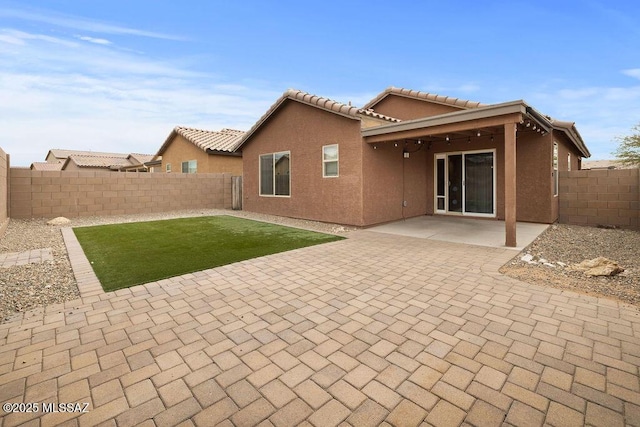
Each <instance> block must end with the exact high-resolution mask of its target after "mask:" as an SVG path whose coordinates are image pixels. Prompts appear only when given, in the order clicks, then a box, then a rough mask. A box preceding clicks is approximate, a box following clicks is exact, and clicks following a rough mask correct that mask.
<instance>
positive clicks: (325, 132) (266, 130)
mask: <svg viewBox="0 0 640 427" xmlns="http://www.w3.org/2000/svg"><path fill="white" fill-rule="evenodd" d="M330 144H338V150H339V159H340V160H339V177H337V178H323V177H322V167H323V165H322V147H323V146H324V145H330ZM280 151H290V152H291V196H290V197H273V196H260V195H259V177H258V174H259V156H260V155H261V154H268V153H274V152H280ZM361 156H362V140H361V137H360V121H359V120H353V119H350V118H346V117H342V116H339V115H336V114H333V113H329V112H326V111H323V110H320V109H318V108H315V107H311V106H308V105H305V104H301V103H299V102H295V101H290V100H288V101H286V102H285V103H284V104H283V105H282V106H281V107H280V108H279V110H278V111H276V112H275V113H274V114H273V115H272V116H271V117H270V118H269V120H268V122H267V123H265V124H263V126H262V128H261V129H260V130H259V131H258V132H256V134H254V135H253V136H252V138H251V139H250V140H249V141H248V142H247V143H246V144H245V145H244V146H243V147H242V159H243V166H244V171H245V173H244V174H243V191H242V193H243V209H244V210H247V211H252V212H262V213H268V214H273V215H282V216H288V217H295V218H304V219H311V220H317V221H327V222H335V223H339V224H351V225H362V178H361V177H362V171H361V161H362V160H361Z"/></svg>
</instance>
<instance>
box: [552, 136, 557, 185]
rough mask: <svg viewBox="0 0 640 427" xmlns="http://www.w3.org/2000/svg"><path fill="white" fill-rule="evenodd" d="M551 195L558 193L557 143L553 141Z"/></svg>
mask: <svg viewBox="0 0 640 427" xmlns="http://www.w3.org/2000/svg"><path fill="white" fill-rule="evenodd" d="M552 162H553V195H554V196H557V195H558V143H557V142H554V143H553V160H552Z"/></svg>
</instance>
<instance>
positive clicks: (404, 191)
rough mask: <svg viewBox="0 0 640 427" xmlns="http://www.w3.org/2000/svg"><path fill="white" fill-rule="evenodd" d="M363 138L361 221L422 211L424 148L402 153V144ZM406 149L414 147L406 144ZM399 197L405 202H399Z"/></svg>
mask: <svg viewBox="0 0 640 427" xmlns="http://www.w3.org/2000/svg"><path fill="white" fill-rule="evenodd" d="M375 146H376V149H374V148H373V146H372V145H368V144H366V143H364V142H363V168H362V170H363V177H364V178H363V179H364V190H363V195H364V204H363V206H364V213H363V216H364V224H365V225H373V224H378V223H383V222H389V221H394V220H397V219H402V218H409V217H413V216H418V215H424V214H425V213H426V212H427V192H426V187H427V186H428V180H427V171H426V164H425V163H426V156H427V153H426V152H425V149H424V148H423V149H422V150H420V151H418V152H414V153H410V154H409V158H408V159H405V158H404V156H403V149H404V144H403V143H399V144H398V146H397V147H395V146H394V143H385V144H375ZM407 149H408V151H413V150H415V149H416V147H415V146H414V145H413V144H409V145H408V146H407ZM403 201H406V202H407V206H406V207H404V206H403Z"/></svg>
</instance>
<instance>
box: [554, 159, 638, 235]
mask: <svg viewBox="0 0 640 427" xmlns="http://www.w3.org/2000/svg"><path fill="white" fill-rule="evenodd" d="M559 180H560V181H559V197H560V200H559V202H560V203H559V204H560V208H559V209H560V211H559V222H560V223H563V224H577V225H592V226H595V225H607V226H619V227H623V228H633V229H640V217H639V214H640V169H607V170H579V171H571V172H560V174H559Z"/></svg>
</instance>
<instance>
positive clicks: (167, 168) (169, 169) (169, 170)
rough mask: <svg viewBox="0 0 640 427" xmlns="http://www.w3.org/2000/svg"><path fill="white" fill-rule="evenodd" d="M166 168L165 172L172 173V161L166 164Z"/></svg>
mask: <svg viewBox="0 0 640 427" xmlns="http://www.w3.org/2000/svg"><path fill="white" fill-rule="evenodd" d="M164 170H165V172H167V173H171V163H167V164H166V165H165V166H164Z"/></svg>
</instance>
